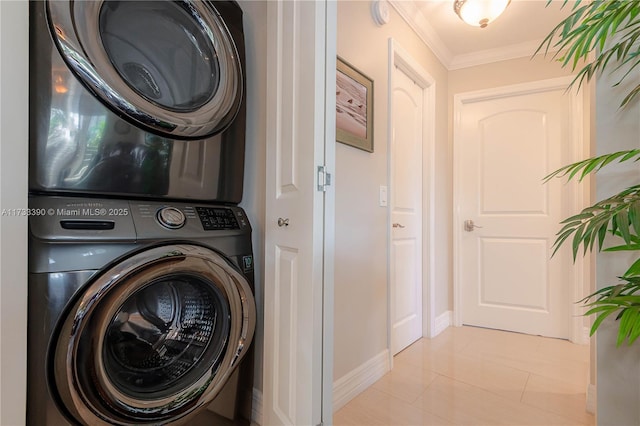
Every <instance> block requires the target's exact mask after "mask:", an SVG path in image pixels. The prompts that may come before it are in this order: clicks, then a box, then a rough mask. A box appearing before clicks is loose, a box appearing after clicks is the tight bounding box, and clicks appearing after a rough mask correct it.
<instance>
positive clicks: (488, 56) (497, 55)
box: [447, 40, 551, 70]
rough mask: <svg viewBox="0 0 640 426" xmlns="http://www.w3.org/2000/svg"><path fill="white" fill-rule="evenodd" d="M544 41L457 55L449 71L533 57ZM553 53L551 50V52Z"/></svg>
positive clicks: (450, 64) (533, 41)
mask: <svg viewBox="0 0 640 426" xmlns="http://www.w3.org/2000/svg"><path fill="white" fill-rule="evenodd" d="M541 43H542V40H531V41H526V42H523V43H518V44H512V45H509V46H504V47H499V48H496V49H487V50H481V51H478V52H472V53H467V54H464V55H456V56H455V57H454V58H453V60H452V61H451V62H450V63H449V65H448V66H447V68H448V69H449V70H458V69H461V68H469V67H475V66H477V65H484V64H490V63H492V62H499V61H506V60H509V59H517V58H525V57H529V58H531V57H533V56H534V55H533V54H534V52H535V51H536V50H537V49H538V47H539V46H540V44H541ZM550 51H551V50H550Z"/></svg>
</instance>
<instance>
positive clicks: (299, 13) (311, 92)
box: [261, 1, 336, 425]
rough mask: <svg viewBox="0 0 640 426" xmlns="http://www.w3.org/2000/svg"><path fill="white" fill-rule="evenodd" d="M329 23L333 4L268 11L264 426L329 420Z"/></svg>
mask: <svg viewBox="0 0 640 426" xmlns="http://www.w3.org/2000/svg"><path fill="white" fill-rule="evenodd" d="M335 19H336V16H335V4H331V3H327V2H323V1H316V2H297V1H296V2H293V1H277V2H276V1H273V2H268V5H267V25H268V42H267V44H268V52H267V58H268V59H267V87H268V89H267V101H266V107H267V167H266V169H267V180H266V200H265V201H266V215H265V221H266V224H265V262H266V263H265V288H264V300H265V307H264V312H265V314H264V316H265V319H264V375H263V378H264V383H263V419H262V422H261V424H263V425H317V424H321V423H322V422H323V419H324V422H326V423H330V419H331V414H332V413H331V398H326V395H327V392H328V391H327V387H329V389H330V388H331V383H332V374H333V373H332V371H331V364H329V362H330V360H331V359H332V355H331V356H327V354H326V353H323V348H325V349H326V348H332V345H331V338H332V331H333V327H329V332H326V331H325V328H326V327H327V323H326V321H327V320H326V318H325V317H324V316H323V311H324V310H327V312H328V313H329V316H330V315H332V312H333V311H332V307H331V303H332V302H331V298H332V296H331V295H332V293H331V285H332V281H331V280H332V272H331V271H330V269H328V268H327V263H328V262H329V263H330V259H329V260H328V261H325V257H328V258H330V257H331V256H332V253H331V252H325V250H324V244H325V239H324V236H325V234H324V232H325V226H326V225H327V222H326V218H327V217H328V218H331V216H332V212H331V211H327V213H326V215H325V210H324V209H325V206H326V205H327V204H331V200H329V202H328V203H327V202H326V197H327V195H325V194H327V193H325V192H321V191H318V180H317V167H318V166H319V165H323V164H325V161H326V162H327V165H328V166H329V167H330V168H332V166H333V159H332V158H331V157H332V155H331V154H329V155H326V152H325V149H326V148H325V141H326V140H331V141H335V133H332V130H331V129H332V128H334V127H335V122H334V121H333V120H334V119H332V118H331V117H332V116H333V117H334V116H335V99H334V100H333V104H331V101H327V97H328V95H327V93H331V94H332V97H333V98H335V95H334V94H335V54H336V52H335V43H333V44H328V43H327V37H329V39H331V37H332V36H331V31H333V32H335ZM332 73H333V74H332ZM329 81H332V82H333V87H327V85H328V84H329V83H328V82H329ZM329 99H331V98H329ZM327 110H329V111H330V114H327ZM327 129H329V130H327ZM333 132H334V131H333ZM328 152H329V153H331V152H332V151H331V150H330V149H329V151H328ZM328 197H329V199H330V198H331V196H328ZM328 239H329V240H330V239H331V238H330V237H329V238H328ZM327 294H328V295H329V297H325V296H326V295H327ZM329 395H330V393H329Z"/></svg>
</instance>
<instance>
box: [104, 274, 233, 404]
mask: <svg viewBox="0 0 640 426" xmlns="http://www.w3.org/2000/svg"><path fill="white" fill-rule="evenodd" d="M229 325H230V322H229V304H228V302H227V301H226V300H225V298H224V297H223V296H222V294H221V293H220V291H218V290H217V289H216V288H215V287H212V286H211V284H210V283H207V282H205V281H203V280H202V279H201V278H199V277H197V276H188V275H181V276H174V277H171V276H169V277H163V278H160V279H158V280H156V281H155V282H152V283H150V284H149V285H148V286H146V287H144V288H143V289H141V290H139V291H138V292H136V293H135V294H134V295H133V296H131V297H130V298H129V299H127V300H126V301H125V302H124V304H123V305H122V307H121V308H120V309H118V311H117V312H116V314H115V315H114V317H113V319H112V320H111V321H110V323H109V325H108V326H107V330H106V337H105V339H104V341H103V347H102V352H103V353H102V357H103V362H104V370H105V372H106V374H107V376H108V377H109V380H110V382H111V383H113V384H114V385H115V386H116V387H117V388H118V390H119V391H120V392H121V393H122V394H124V395H129V396H135V397H136V398H140V399H144V398H145V395H153V398H154V399H157V398H159V397H162V396H166V395H171V394H172V393H175V390H176V389H184V388H185V387H187V386H188V385H189V384H191V383H193V382H195V381H197V379H198V378H199V377H200V376H201V375H202V371H198V370H197V369H196V368H195V367H196V366H203V365H204V366H205V367H206V368H214V369H216V368H217V365H218V363H219V361H220V355H221V354H222V352H223V350H224V348H225V345H226V343H227V338H228V335H229Z"/></svg>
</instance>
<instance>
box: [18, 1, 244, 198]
mask: <svg viewBox="0 0 640 426" xmlns="http://www.w3.org/2000/svg"><path fill="white" fill-rule="evenodd" d="M244 54H245V53H244V34H243V23H242V10H241V9H240V7H239V6H238V4H237V3H236V2H234V1H226V0H225V1H205V0H202V1H200V0H183V1H168V0H154V1H149V0H143V1H119V0H97V1H72V0H38V1H31V3H30V63H31V66H30V129H31V133H30V178H29V189H30V191H31V192H32V193H50V194H51V193H53V194H69V193H75V194H80V195H94V196H103V195H108V196H121V197H126V198H132V199H139V198H150V199H151V198H155V199H186V200H201V201H208V202H227V203H236V204H237V203H239V202H240V200H241V198H242V183H243V174H244V149H245V121H246V119H245V74H244V67H245V57H244Z"/></svg>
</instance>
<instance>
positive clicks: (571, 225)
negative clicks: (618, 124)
mask: <svg viewBox="0 0 640 426" xmlns="http://www.w3.org/2000/svg"><path fill="white" fill-rule="evenodd" d="M549 3H550V2H549ZM568 4H571V5H572V6H571V7H572V9H571V13H570V14H569V16H568V17H567V18H566V19H564V20H563V21H562V22H560V23H559V24H558V25H557V26H556V27H555V28H554V29H553V30H552V32H551V33H550V34H549V35H548V36H547V37H546V38H545V40H544V42H543V43H542V44H541V46H540V47H539V48H538V51H536V53H538V52H541V51H543V52H544V53H545V54H548V53H549V52H550V51H551V50H554V51H557V52H558V53H555V54H554V58H556V59H558V60H559V61H560V62H561V64H562V66H563V67H570V68H571V69H572V70H574V71H576V70H577V74H576V77H575V79H574V80H573V83H572V85H574V86H577V87H581V86H582V85H583V84H584V83H586V82H588V81H590V80H591V79H593V78H594V77H596V76H599V75H601V74H603V73H614V72H615V73H617V74H616V75H618V73H619V75H620V76H621V77H620V78H619V79H618V80H617V83H616V85H620V84H621V83H622V82H623V81H626V80H627V79H628V78H629V77H631V76H637V74H634V72H637V71H640V69H637V67H638V66H639V65H640V0H623V1H620V0H594V1H585V0H578V1H576V2H571V3H569V2H568V1H565V2H564V4H563V7H566V6H567V5H568ZM639 94H640V84H638V85H635V86H633V87H632V89H631V90H630V91H629V92H628V93H627V94H626V96H625V97H624V99H623V101H622V103H621V105H620V108H622V109H624V108H625V107H627V106H628V105H630V104H631V103H633V102H636V101H637V97H638V95H639ZM639 160H640V149H633V150H626V151H619V152H614V153H610V154H605V155H601V156H597V157H594V158H590V159H587V160H584V161H580V162H577V163H574V164H570V165H567V166H565V167H563V168H561V169H559V170H557V171H555V172H553V173H551V174H550V175H549V176H547V177H546V178H545V180H546V181H548V180H550V179H552V178H554V177H562V178H567V179H569V180H571V179H577V180H580V181H581V180H583V179H584V178H585V177H587V176H589V175H590V174H592V173H597V172H598V171H599V170H601V169H602V168H604V167H606V166H607V165H610V164H613V163H621V162H637V161H639ZM565 244H571V246H572V248H573V255H574V259H575V257H576V256H578V255H581V254H584V253H586V252H587V251H589V250H598V251H600V250H602V251H628V252H631V253H632V254H633V257H634V259H635V261H633V262H632V263H631V265H630V266H629V267H628V269H627V270H626V271H624V272H623V273H621V275H620V276H619V277H618V282H617V283H614V284H612V285H609V286H607V287H604V288H601V289H599V290H597V291H596V292H594V293H593V294H591V295H589V296H587V297H586V298H585V299H583V300H582V301H581V302H583V303H584V304H585V305H586V307H587V311H586V312H585V315H593V316H595V319H594V321H593V324H592V327H591V334H592V335H593V334H594V333H595V332H596V330H597V329H598V327H599V326H600V325H601V324H602V322H603V321H604V320H605V319H606V318H608V317H614V318H616V319H617V320H618V336H617V345H618V346H619V345H621V344H622V343H623V342H625V341H626V342H627V343H628V344H632V343H633V342H635V341H636V340H637V339H638V337H640V183H636V184H635V185H632V186H629V187H628V188H625V189H624V190H622V191H620V192H618V193H617V194H615V195H613V196H610V197H608V198H606V199H603V200H600V201H598V202H596V203H595V204H593V205H592V206H590V207H587V208H585V209H584V210H582V211H581V212H580V213H578V214H576V215H574V216H571V217H569V218H567V219H565V220H564V221H563V222H562V228H561V229H560V231H559V232H558V234H557V239H556V241H555V243H554V253H555V252H556V251H557V250H558V249H559V248H560V247H561V246H563V245H565Z"/></svg>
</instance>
